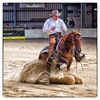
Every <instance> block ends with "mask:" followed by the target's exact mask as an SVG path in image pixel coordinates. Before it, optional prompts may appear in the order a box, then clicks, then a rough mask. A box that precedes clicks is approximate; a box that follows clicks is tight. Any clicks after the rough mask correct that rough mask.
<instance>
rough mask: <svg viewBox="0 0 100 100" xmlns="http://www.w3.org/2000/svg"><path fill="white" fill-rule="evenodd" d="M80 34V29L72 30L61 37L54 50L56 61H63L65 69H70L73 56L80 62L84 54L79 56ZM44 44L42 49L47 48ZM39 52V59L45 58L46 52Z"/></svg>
mask: <svg viewBox="0 0 100 100" xmlns="http://www.w3.org/2000/svg"><path fill="white" fill-rule="evenodd" d="M81 39H82V38H81V34H80V31H72V32H69V33H68V34H66V35H63V36H62V37H61V40H60V42H59V43H58V46H57V49H56V50H57V51H56V62H57V63H58V64H59V63H65V64H66V66H67V70H70V66H71V64H72V61H73V57H75V59H76V61H78V62H80V61H81V60H82V58H84V56H85V55H83V56H80V52H81ZM48 48H49V46H46V47H45V48H44V49H43V50H42V51H45V50H46V49H48ZM42 51H41V52H40V55H39V59H42V60H46V58H47V52H42Z"/></svg>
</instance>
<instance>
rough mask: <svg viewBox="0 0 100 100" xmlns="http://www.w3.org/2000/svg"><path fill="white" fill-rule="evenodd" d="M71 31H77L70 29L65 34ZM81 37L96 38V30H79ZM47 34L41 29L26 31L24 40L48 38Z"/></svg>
mask: <svg viewBox="0 0 100 100" xmlns="http://www.w3.org/2000/svg"><path fill="white" fill-rule="evenodd" d="M71 30H73V31H74V30H78V28H72V29H71V28H70V29H68V30H67V32H70V31H71ZM81 35H82V37H83V38H97V28H81ZM48 37H49V36H48V34H47V33H44V32H43V31H42V29H26V30H25V38H26V39H30V38H48Z"/></svg>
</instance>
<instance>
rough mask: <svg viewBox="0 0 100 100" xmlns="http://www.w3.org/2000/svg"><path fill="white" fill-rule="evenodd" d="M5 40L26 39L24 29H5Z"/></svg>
mask: <svg viewBox="0 0 100 100" xmlns="http://www.w3.org/2000/svg"><path fill="white" fill-rule="evenodd" d="M3 39H9V40H10V39H25V32H24V28H3Z"/></svg>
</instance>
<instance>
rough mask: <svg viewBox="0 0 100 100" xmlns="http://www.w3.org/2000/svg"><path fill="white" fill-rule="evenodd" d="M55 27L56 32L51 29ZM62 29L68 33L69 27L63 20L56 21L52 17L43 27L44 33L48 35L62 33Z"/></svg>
mask: <svg viewBox="0 0 100 100" xmlns="http://www.w3.org/2000/svg"><path fill="white" fill-rule="evenodd" d="M53 26H55V27H56V28H55V30H51V28H52V27H53ZM62 29H64V30H65V31H67V27H66V25H65V23H64V22H63V20H62V19H60V18H58V19H57V20H54V19H53V18H52V17H51V18H49V19H47V20H46V21H45V23H44V26H43V32H47V33H48V35H51V34H54V33H56V32H62Z"/></svg>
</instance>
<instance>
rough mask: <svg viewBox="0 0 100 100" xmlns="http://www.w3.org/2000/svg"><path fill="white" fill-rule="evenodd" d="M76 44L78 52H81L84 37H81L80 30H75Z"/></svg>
mask: <svg viewBox="0 0 100 100" xmlns="http://www.w3.org/2000/svg"><path fill="white" fill-rule="evenodd" d="M73 33H74V37H73V38H74V44H75V47H76V51H77V52H79V53H80V52H81V40H82V37H81V34H80V31H79V30H78V31H74V32H73Z"/></svg>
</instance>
